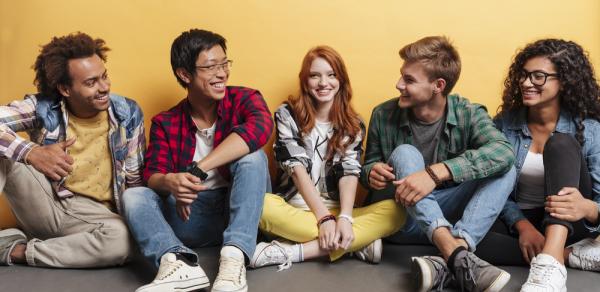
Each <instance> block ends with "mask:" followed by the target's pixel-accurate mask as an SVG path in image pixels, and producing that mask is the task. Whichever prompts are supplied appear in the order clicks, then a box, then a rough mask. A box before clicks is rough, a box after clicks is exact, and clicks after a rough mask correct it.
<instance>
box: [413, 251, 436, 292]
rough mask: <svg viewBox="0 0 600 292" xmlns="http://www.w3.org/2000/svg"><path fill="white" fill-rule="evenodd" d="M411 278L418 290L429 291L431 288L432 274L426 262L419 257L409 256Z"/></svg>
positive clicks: (421, 291) (419, 291)
mask: <svg viewBox="0 0 600 292" xmlns="http://www.w3.org/2000/svg"><path fill="white" fill-rule="evenodd" d="M411 261H412V262H411V269H410V271H411V273H412V278H413V281H414V284H415V288H417V291H418V292H426V291H430V290H431V288H433V275H432V274H431V269H430V267H429V265H428V264H427V262H426V261H425V260H424V259H422V258H420V257H412V258H411Z"/></svg>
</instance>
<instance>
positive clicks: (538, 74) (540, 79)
mask: <svg viewBox="0 0 600 292" xmlns="http://www.w3.org/2000/svg"><path fill="white" fill-rule="evenodd" d="M519 74H520V75H519V83H523V82H525V79H527V78H529V81H531V84H533V85H536V86H543V85H544V84H546V81H547V80H548V77H557V76H558V74H557V73H546V72H544V71H539V70H536V71H531V72H527V71H525V70H522V71H521V72H520V73H519Z"/></svg>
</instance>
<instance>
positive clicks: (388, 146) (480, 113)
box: [360, 94, 515, 189]
mask: <svg viewBox="0 0 600 292" xmlns="http://www.w3.org/2000/svg"><path fill="white" fill-rule="evenodd" d="M367 138H368V139H367V151H366V153H365V162H364V165H363V168H362V172H361V179H360V180H361V183H362V184H363V185H364V186H365V187H366V188H369V182H368V179H369V172H370V171H371V168H373V165H374V164H375V163H377V162H385V161H388V159H389V157H390V155H391V154H392V151H394V149H395V148H396V147H397V146H399V145H401V144H412V133H411V131H410V127H409V110H408V109H401V108H399V107H398V98H394V99H391V100H388V101H386V102H384V103H382V104H380V105H379V106H377V107H376V108H375V109H373V113H372V115H371V122H370V123H369V133H368V136H367ZM437 153H438V155H437V161H436V163H438V162H442V163H444V164H445V165H446V166H447V167H448V169H449V170H450V172H451V173H452V179H453V181H454V182H455V183H461V182H464V181H468V180H473V179H479V178H485V177H489V176H493V175H496V174H501V173H505V172H507V171H508V170H509V169H510V167H511V166H512V165H513V162H514V159H515V158H514V154H513V151H512V146H511V144H510V143H509V142H508V141H507V140H506V138H505V137H504V135H503V134H502V132H500V131H498V130H497V129H496V127H494V123H493V122H492V120H491V119H490V116H489V115H488V113H487V110H486V109H485V107H484V106H482V105H480V104H474V103H470V102H469V101H468V100H467V99H466V98H464V97H460V96H459V95H455V94H452V95H449V96H448V98H447V114H446V124H445V126H444V129H443V131H442V137H441V139H440V142H439V145H438V149H437ZM369 189H370V188H369Z"/></svg>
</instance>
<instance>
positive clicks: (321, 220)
mask: <svg viewBox="0 0 600 292" xmlns="http://www.w3.org/2000/svg"><path fill="white" fill-rule="evenodd" d="M331 220H333V221H335V216H333V215H331V214H329V215H325V216H323V217H321V219H319V221H317V227H321V224H323V223H325V222H327V221H331Z"/></svg>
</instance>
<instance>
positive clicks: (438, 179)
mask: <svg viewBox="0 0 600 292" xmlns="http://www.w3.org/2000/svg"><path fill="white" fill-rule="evenodd" d="M425 171H426V172H427V174H429V177H431V179H432V180H433V182H434V183H435V186H436V187H437V186H439V185H441V184H442V181H441V180H440V178H439V177H438V176H437V175H435V172H433V169H431V167H430V166H429V165H428V166H426V167H425Z"/></svg>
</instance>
